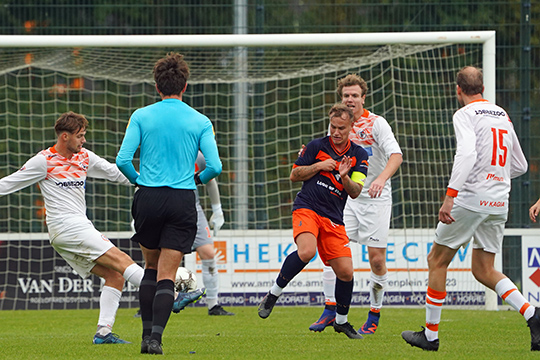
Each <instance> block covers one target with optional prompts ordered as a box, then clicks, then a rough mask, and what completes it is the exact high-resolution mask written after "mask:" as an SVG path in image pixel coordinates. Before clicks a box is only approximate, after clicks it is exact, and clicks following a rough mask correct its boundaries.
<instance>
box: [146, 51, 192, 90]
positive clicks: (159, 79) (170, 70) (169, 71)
mask: <svg viewBox="0 0 540 360" xmlns="http://www.w3.org/2000/svg"><path fill="white" fill-rule="evenodd" d="M188 79H189V66H188V64H187V63H186V62H185V61H184V55H181V54H178V53H172V52H171V53H168V54H167V56H165V57H164V58H162V59H159V60H158V61H157V62H156V64H155V65H154V80H155V82H156V86H157V88H158V90H159V92H161V93H162V94H163V95H165V96H170V95H180V94H181V93H182V90H184V88H185V86H186V83H187V80H188Z"/></svg>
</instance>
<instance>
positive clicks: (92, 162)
mask: <svg viewBox="0 0 540 360" xmlns="http://www.w3.org/2000/svg"><path fill="white" fill-rule="evenodd" d="M87 177H91V178H92V177H93V178H99V179H106V180H110V181H115V182H119V183H122V184H125V185H131V183H130V182H129V180H128V179H127V178H126V177H125V176H124V175H123V174H122V173H121V172H120V170H118V168H117V167H116V165H115V164H111V163H110V162H108V161H107V160H105V159H103V158H100V157H99V156H97V155H96V154H94V153H93V152H92V151H90V150H87V149H84V148H83V149H81V151H80V152H78V153H77V154H74V155H73V156H72V157H71V158H70V159H66V158H65V157H63V156H62V155H60V154H59V153H58V152H57V151H56V149H55V147H54V146H53V147H50V148H48V149H46V150H42V151H41V152H39V153H38V154H37V155H35V156H34V157H32V158H30V159H29V160H28V161H27V162H26V163H25V164H24V166H23V167H22V168H20V169H19V171H17V172H15V173H13V174H11V175H8V176H6V177H4V178H2V179H0V195H7V194H11V193H13V192H15V191H18V190H21V189H23V188H25V187H27V186H30V185H32V184H35V183H39V188H40V190H41V193H42V195H43V199H44V201H45V209H46V213H47V223H48V224H50V223H51V222H54V221H55V220H60V219H62V218H64V217H67V216H84V217H86V199H85V191H86V178H87Z"/></svg>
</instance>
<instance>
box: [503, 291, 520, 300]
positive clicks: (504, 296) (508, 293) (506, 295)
mask: <svg viewBox="0 0 540 360" xmlns="http://www.w3.org/2000/svg"><path fill="white" fill-rule="evenodd" d="M516 290H517V288H513V289H511V290H508V291H507V292H505V293H504V294H503V295H502V296H501V298H502V299H503V300H506V298H507V297H508V296H510V294H511V293H513V292H514V291H516Z"/></svg>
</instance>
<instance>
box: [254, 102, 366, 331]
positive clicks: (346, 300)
mask: <svg viewBox="0 0 540 360" xmlns="http://www.w3.org/2000/svg"><path fill="white" fill-rule="evenodd" d="M329 116H330V135H329V136H326V137H324V138H320V139H315V140H313V141H311V142H310V143H309V144H308V145H307V146H306V147H305V148H304V149H303V150H302V153H301V154H300V156H299V157H298V159H297V160H296V162H295V163H294V166H293V169H292V171H291V176H290V178H291V181H293V182H295V181H303V182H304V183H303V185H302V189H301V190H300V192H299V193H298V194H297V195H296V199H295V200H294V204H293V235H294V241H295V243H296V245H297V251H294V252H292V253H291V254H289V255H288V256H287V258H286V259H285V261H284V262H283V265H282V267H281V271H280V273H279V275H278V277H277V279H276V282H275V283H274V285H273V286H272V288H271V289H270V291H269V292H268V294H267V295H266V296H265V297H264V298H263V300H262V302H261V303H260V305H259V309H258V313H259V316H260V317H261V318H263V319H266V318H267V317H268V316H269V315H270V313H271V312H272V309H273V308H274V305H275V303H276V301H277V299H278V298H279V296H280V295H281V293H282V291H283V288H285V287H286V286H287V284H288V283H289V282H290V281H291V280H292V279H293V278H294V277H295V276H296V275H297V274H298V273H300V271H302V269H304V267H305V266H306V265H307V264H308V263H309V261H310V260H311V259H312V258H313V257H314V256H315V254H316V252H317V250H318V252H319V256H320V257H321V260H322V261H323V262H324V263H325V264H326V265H330V266H331V267H332V269H333V270H334V272H335V273H336V275H337V280H336V286H335V294H336V312H337V315H336V320H335V322H334V330H335V331H336V332H342V333H345V335H347V336H348V337H349V338H351V339H362V335H360V334H358V333H357V332H356V330H355V329H354V328H353V326H352V325H351V324H350V323H349V322H348V319H347V314H348V312H349V307H350V304H351V298H352V291H353V277H354V270H353V264H352V257H351V249H350V248H349V239H348V238H347V234H346V233H345V227H344V225H343V208H344V207H345V202H346V201H347V198H348V197H352V198H356V197H357V196H358V195H359V194H360V192H361V191H362V186H363V185H364V179H365V178H366V174H367V167H368V162H367V160H368V154H367V152H366V151H365V150H364V149H362V147H361V146H358V145H356V144H354V143H352V142H351V141H350V140H349V133H350V132H351V129H352V125H353V122H354V115H353V112H352V110H351V109H349V108H348V107H347V106H345V105H343V104H336V105H334V106H333V107H332V108H331V109H330V112H329Z"/></svg>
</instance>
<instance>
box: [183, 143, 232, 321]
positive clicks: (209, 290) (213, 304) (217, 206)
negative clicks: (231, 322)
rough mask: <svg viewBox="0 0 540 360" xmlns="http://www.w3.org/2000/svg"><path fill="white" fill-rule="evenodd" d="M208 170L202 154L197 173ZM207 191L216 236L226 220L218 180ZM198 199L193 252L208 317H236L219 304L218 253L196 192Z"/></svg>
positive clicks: (199, 157)
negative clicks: (199, 262) (201, 279)
mask: <svg viewBox="0 0 540 360" xmlns="http://www.w3.org/2000/svg"><path fill="white" fill-rule="evenodd" d="M205 168H206V161H205V160H204V156H203V155H202V153H201V152H199V155H198V156H197V161H196V162H195V171H196V172H201V171H203V170H204V169H205ZM205 187H206V191H207V192H208V196H209V197H210V203H211V205H212V216H211V217H210V226H211V227H212V229H213V230H214V236H216V234H217V232H218V231H219V229H221V227H222V226H223V224H224V223H225V218H224V216H223V210H222V209H221V200H220V198H219V188H218V184H217V181H216V179H212V180H210V181H209V182H208V183H207V184H206V186H205ZM195 195H196V197H197V200H196V206H197V236H196V237H195V242H194V243H193V247H192V250H195V251H197V253H198V254H199V257H200V258H201V262H202V275H203V284H204V286H205V288H206V305H207V306H208V315H234V313H232V312H229V311H227V310H225V309H224V308H223V307H222V306H221V305H220V304H219V303H218V292H219V279H218V269H217V266H216V256H215V255H216V251H215V249H214V239H213V238H212V234H211V232H210V228H209V226H208V221H207V220H206V216H205V214H204V210H203V208H202V206H201V203H200V201H199V193H198V192H195Z"/></svg>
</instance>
